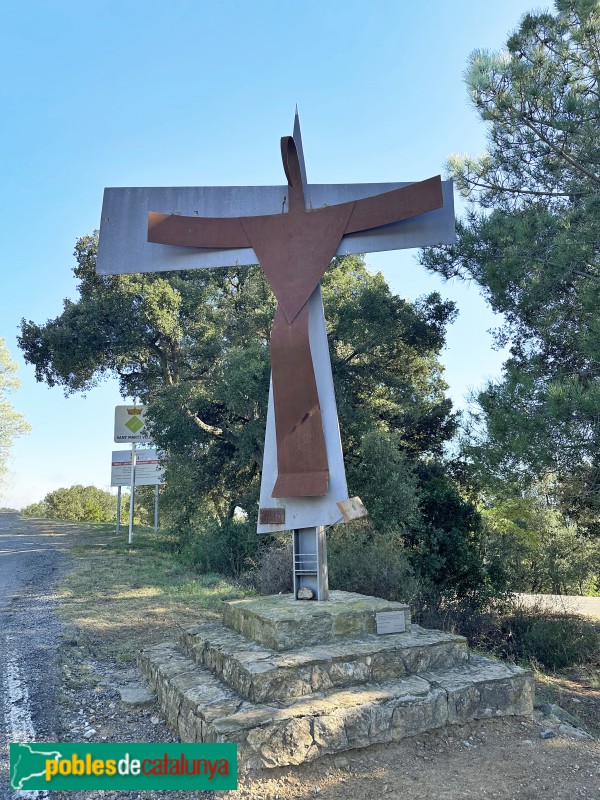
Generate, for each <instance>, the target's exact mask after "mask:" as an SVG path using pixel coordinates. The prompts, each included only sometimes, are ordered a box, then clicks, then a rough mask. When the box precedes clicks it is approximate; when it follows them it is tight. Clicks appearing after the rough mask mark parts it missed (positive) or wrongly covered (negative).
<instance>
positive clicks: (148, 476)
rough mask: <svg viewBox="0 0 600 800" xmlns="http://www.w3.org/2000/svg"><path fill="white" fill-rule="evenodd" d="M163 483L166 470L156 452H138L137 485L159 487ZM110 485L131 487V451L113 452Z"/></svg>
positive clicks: (136, 462)
mask: <svg viewBox="0 0 600 800" xmlns="http://www.w3.org/2000/svg"><path fill="white" fill-rule="evenodd" d="M163 481H164V468H163V466H162V465H161V463H160V460H159V457H158V453H157V452H156V450H136V459H135V485H136V486H157V485H158V484H160V483H163ZM110 485H111V486H130V485H131V450H113V454H112V465H111V473H110Z"/></svg>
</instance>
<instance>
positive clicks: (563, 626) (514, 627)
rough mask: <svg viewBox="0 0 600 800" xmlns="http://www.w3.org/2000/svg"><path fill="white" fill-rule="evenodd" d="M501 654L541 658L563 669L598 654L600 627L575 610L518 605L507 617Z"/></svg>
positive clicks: (499, 649)
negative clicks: (554, 610) (552, 611)
mask: <svg viewBox="0 0 600 800" xmlns="http://www.w3.org/2000/svg"><path fill="white" fill-rule="evenodd" d="M502 632H503V634H504V636H503V639H504V641H503V643H502V644H501V645H500V646H499V647H498V648H497V649H496V651H497V652H498V654H499V655H501V656H505V657H509V658H511V659H514V660H518V661H537V662H538V663H540V664H542V665H543V666H545V667H549V668H550V669H563V668H565V667H571V666H574V665H575V664H583V663H586V662H588V661H591V660H592V659H593V658H598V655H599V654H600V628H599V627H598V625H597V624H594V623H593V622H591V621H590V620H587V619H584V618H583V617H578V616H576V615H572V614H568V615H567V614H548V613H547V612H546V613H543V612H541V611H535V610H533V611H531V610H528V609H523V608H517V609H515V611H514V612H513V613H512V614H510V615H509V616H507V617H505V618H504V620H503V625H502Z"/></svg>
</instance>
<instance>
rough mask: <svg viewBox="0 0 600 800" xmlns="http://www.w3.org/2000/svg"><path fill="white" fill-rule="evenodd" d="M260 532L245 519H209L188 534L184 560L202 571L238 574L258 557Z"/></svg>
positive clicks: (183, 553) (182, 550)
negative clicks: (257, 532) (257, 533)
mask: <svg viewBox="0 0 600 800" xmlns="http://www.w3.org/2000/svg"><path fill="white" fill-rule="evenodd" d="M258 546H259V542H258V536H257V535H256V530H255V528H254V526H253V525H252V524H251V523H249V522H248V521H247V520H245V519H227V520H224V521H222V522H221V521H219V520H217V519H215V518H214V517H208V518H206V520H205V521H204V522H203V523H201V524H199V525H198V526H196V527H194V528H190V529H189V531H188V532H187V534H186V540H185V544H184V545H183V546H182V548H181V551H180V552H181V558H182V560H183V561H184V562H185V563H187V564H190V565H191V566H193V567H194V568H195V569H197V570H198V571H199V572H219V573H221V574H222V575H230V576H233V577H239V576H240V575H241V574H242V573H243V572H245V571H247V570H248V568H249V567H250V566H251V565H252V563H254V562H255V561H256V558H257V555H258Z"/></svg>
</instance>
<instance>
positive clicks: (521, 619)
mask: <svg viewBox="0 0 600 800" xmlns="http://www.w3.org/2000/svg"><path fill="white" fill-rule="evenodd" d="M420 622H422V623H424V624H425V626H426V627H438V628H443V629H445V630H450V631H452V632H453V633H460V634H462V635H463V636H466V637H467V639H468V640H469V644H470V645H471V646H473V647H478V648H481V649H483V650H487V651H489V652H491V653H493V654H494V655H495V656H498V657H499V658H503V659H506V660H508V661H513V662H515V661H519V662H533V663H538V664H541V665H542V666H544V667H548V668H549V669H564V668H565V667H571V666H576V665H580V664H586V663H595V662H598V659H599V658H600V625H599V624H598V623H597V622H594V621H593V620H589V619H586V618H584V617H579V616H577V615H575V614H557V613H552V612H548V611H546V610H544V609H543V608H541V607H535V606H534V607H525V606H522V605H520V604H519V603H515V602H514V601H513V600H512V599H507V598H500V599H499V600H495V601H492V602H490V603H489V605H488V607H487V608H482V607H475V606H472V607H468V605H467V604H465V603H448V604H446V606H445V607H444V605H442V606H441V607H439V608H438V609H432V610H431V613H430V614H429V615H428V616H427V618H425V619H423V620H420Z"/></svg>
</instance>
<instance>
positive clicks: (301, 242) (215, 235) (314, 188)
mask: <svg viewBox="0 0 600 800" xmlns="http://www.w3.org/2000/svg"><path fill="white" fill-rule="evenodd" d="M281 154H282V159H283V167H284V171H285V174H286V177H287V186H284V187H205V188H192V187H183V188H180V189H166V188H165V189H106V190H105V193H104V203H103V208H102V221H101V225H100V245H99V251H98V260H97V271H98V272H99V273H102V274H115V273H131V272H147V271H163V270H170V269H190V268H202V267H216V266H230V265H233V264H251V263H256V262H257V261H258V262H259V263H260V266H261V267H262V270H263V272H264V274H265V276H266V278H267V280H268V282H269V284H270V286H271V288H272V290H273V293H274V294H275V297H276V299H277V311H276V314H275V319H274V322H273V327H272V330H271V346H270V350H271V388H270V392H269V407H268V413H267V430H266V436H265V450H264V460H263V471H262V479H261V491H260V508H259V521H258V532H259V533H266V532H272V531H282V530H293V531H294V537H293V542H294V569H293V574H294V596H296V597H297V596H298V590H299V589H301V588H302V589H304V590H305V592H306V594H307V596H309V597H314V598H315V599H318V600H326V599H327V597H328V587H327V555H326V543H325V526H328V525H331V524H334V523H336V522H341V521H342V519H341V518H340V516H341V515H340V508H342V506H340V505H338V504H339V503H343V501H345V500H347V498H348V490H347V487H346V478H345V472H344V462H343V457H342V450H341V441H340V435H339V426H338V421H337V412H336V408H335V396H334V391H333V381H332V376H331V364H330V361H329V351H328V345H327V333H326V329H325V319H324V314H323V302H322V299H321V292H320V280H321V278H322V277H323V275H324V273H325V271H326V269H327V267H328V266H329V263H330V262H331V260H332V258H333V257H334V256H335V255H336V254H340V255H341V254H348V253H358V252H373V251H376V250H391V249H399V248H403V247H417V246H425V245H431V244H441V243H451V242H452V241H454V209H453V201H452V184H451V182H450V181H444V182H442V181H441V179H440V177H439V176H437V177H435V178H429V179H428V180H424V181H421V182H419V183H410V184H354V185H352V184H349V185H337V186H336V185H333V186H318V185H309V184H307V181H306V171H305V167H304V157H303V152H302V137H301V133H300V123H299V119H298V114H297V113H296V117H295V120H294V133H293V136H285V137H283V138H282V139H281ZM306 590H308V591H306Z"/></svg>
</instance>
